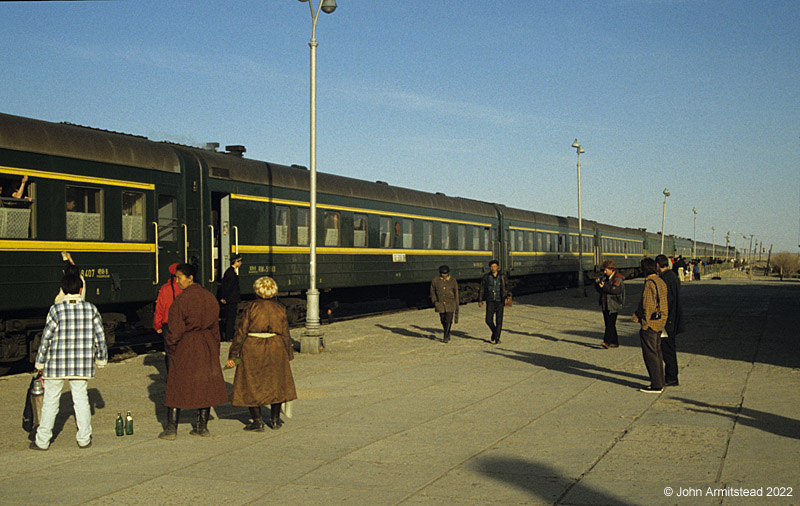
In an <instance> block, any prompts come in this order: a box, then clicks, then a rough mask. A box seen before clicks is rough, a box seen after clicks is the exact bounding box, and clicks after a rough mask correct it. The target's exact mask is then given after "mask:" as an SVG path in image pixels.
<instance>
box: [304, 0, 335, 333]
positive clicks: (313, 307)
mask: <svg viewBox="0 0 800 506" xmlns="http://www.w3.org/2000/svg"><path fill="white" fill-rule="evenodd" d="M300 1H301V2H308V6H309V8H310V9H311V40H310V41H309V43H308V46H309V47H310V48H311V116H310V123H311V135H310V142H311V146H310V147H311V156H310V174H309V214H310V215H311V223H310V226H309V240H308V243H309V259H308V267H309V269H308V292H306V330H305V334H306V335H307V336H318V335H319V334H320V331H319V290H317V37H316V34H317V19H318V18H319V11H320V10H322V12H324V13H326V14H330V13H332V12H333V11H335V10H336V0H321V2H320V3H318V4H317V8H316V9H314V2H313V1H310V0H300Z"/></svg>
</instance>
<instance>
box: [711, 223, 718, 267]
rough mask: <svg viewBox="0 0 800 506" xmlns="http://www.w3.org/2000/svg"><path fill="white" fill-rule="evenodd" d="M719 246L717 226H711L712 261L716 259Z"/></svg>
mask: <svg viewBox="0 0 800 506" xmlns="http://www.w3.org/2000/svg"><path fill="white" fill-rule="evenodd" d="M716 248H717V227H715V226H712V227H711V261H712V262H713V261H714V256H715V254H716Z"/></svg>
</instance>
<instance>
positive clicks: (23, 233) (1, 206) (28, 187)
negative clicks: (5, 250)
mask: <svg viewBox="0 0 800 506" xmlns="http://www.w3.org/2000/svg"><path fill="white" fill-rule="evenodd" d="M35 190H36V184H35V183H32V182H31V181H30V180H29V179H28V178H27V177H20V176H16V175H10V174H2V176H0V237H3V238H9V239H28V238H30V237H35V234H34V229H35V227H34V226H33V224H34V220H33V218H34V216H33V206H34V197H35V194H36V191H35Z"/></svg>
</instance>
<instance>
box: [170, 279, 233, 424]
mask: <svg viewBox="0 0 800 506" xmlns="http://www.w3.org/2000/svg"><path fill="white" fill-rule="evenodd" d="M196 271H197V269H196V268H195V267H194V266H192V265H187V264H180V265H179V266H178V268H177V272H176V274H175V279H176V281H177V282H178V285H179V286H180V287H181V289H182V290H183V291H182V292H181V294H180V295H178V296H177V297H175V301H174V302H173V303H172V306H170V308H169V329H168V332H167V337H166V338H165V342H166V347H167V350H168V352H169V356H170V368H169V374H168V376H167V392H166V397H165V399H164V404H166V405H167V427H166V429H164V432H162V433H161V434H159V436H158V437H160V438H161V439H175V437H176V436H177V433H178V419H179V418H180V413H181V409H197V410H198V411H197V427H196V428H195V429H193V430H192V431H191V432H190V433H189V434H192V435H195V436H210V435H211V434H210V433H209V432H208V428H207V425H208V415H209V411H210V410H211V406H217V405H219V404H224V403H226V402H228V392H227V390H226V389H225V380H224V379H223V378H222V368H221V367H220V363H219V304H218V303H217V299H216V297H214V295H212V294H211V292H209V291H208V290H206V289H205V288H203V287H202V286H200V285H199V284H196V283H195V282H194V277H195V274H196Z"/></svg>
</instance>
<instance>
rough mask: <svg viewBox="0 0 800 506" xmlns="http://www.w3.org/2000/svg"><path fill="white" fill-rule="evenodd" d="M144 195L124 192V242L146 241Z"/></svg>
mask: <svg viewBox="0 0 800 506" xmlns="http://www.w3.org/2000/svg"><path fill="white" fill-rule="evenodd" d="M145 209H146V208H145V197H144V193H134V192H122V240H123V241H144V235H145V228H144V210H145Z"/></svg>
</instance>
